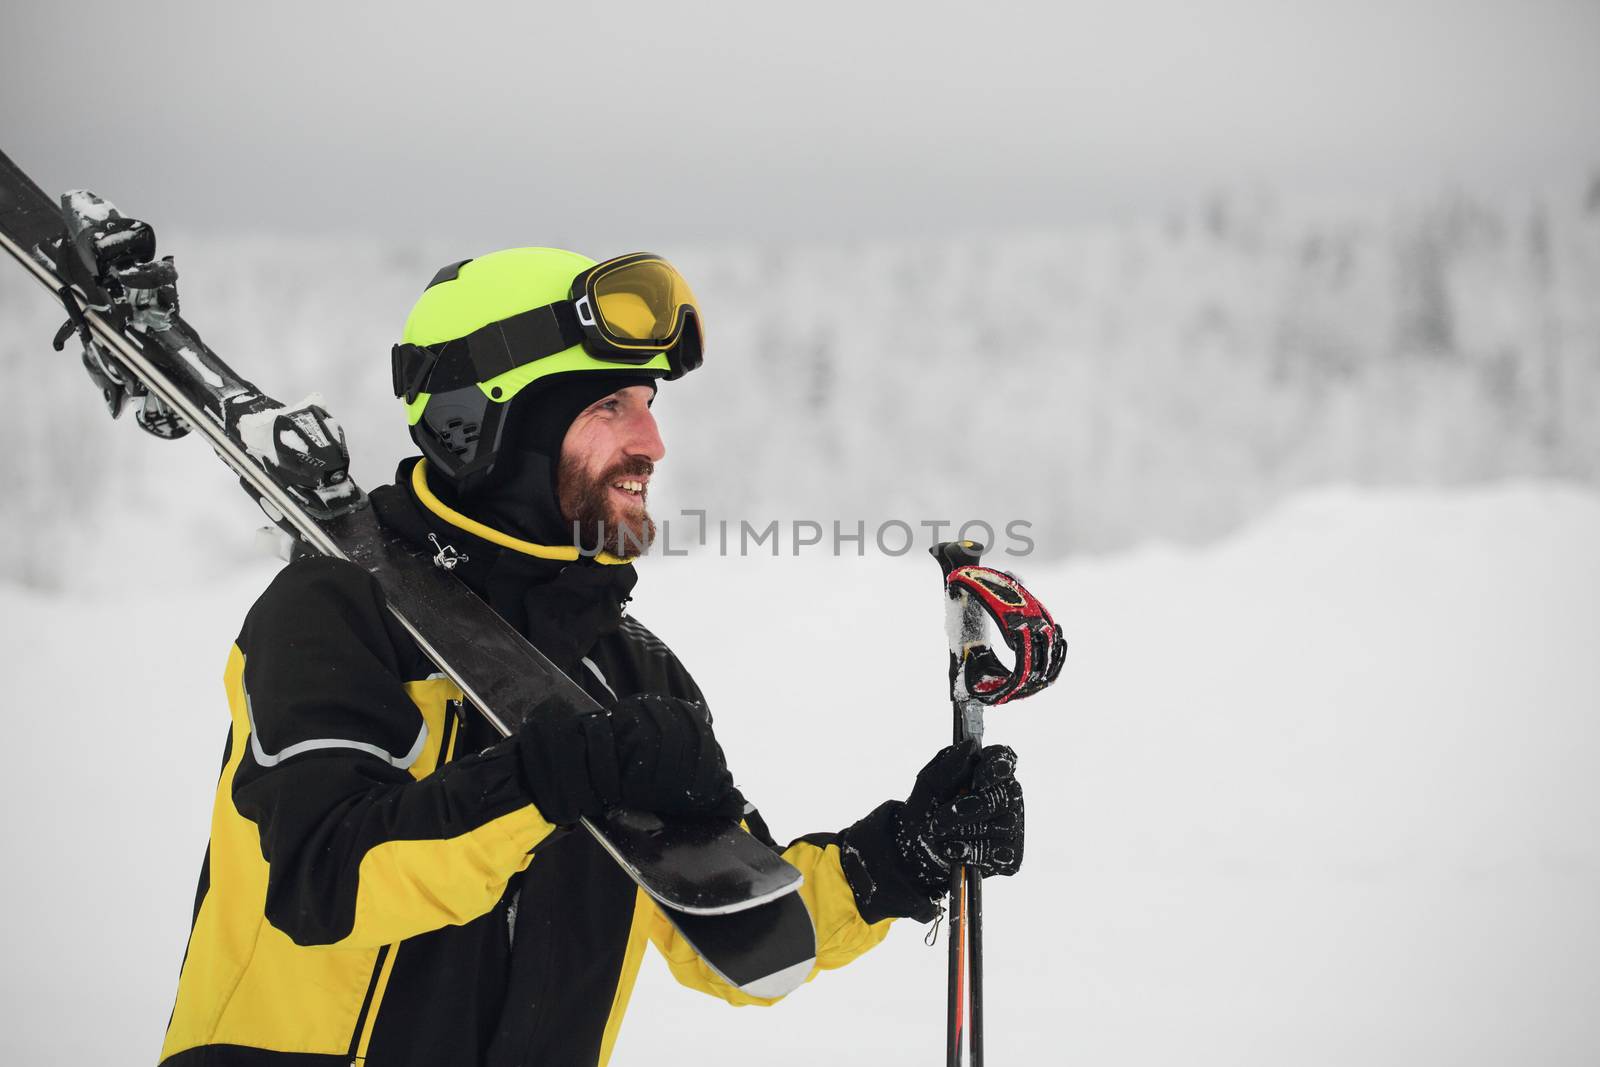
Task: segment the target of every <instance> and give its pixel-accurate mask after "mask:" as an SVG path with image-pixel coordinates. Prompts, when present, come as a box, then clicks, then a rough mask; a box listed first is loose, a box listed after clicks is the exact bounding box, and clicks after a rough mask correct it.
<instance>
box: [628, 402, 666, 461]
mask: <svg viewBox="0 0 1600 1067" xmlns="http://www.w3.org/2000/svg"><path fill="white" fill-rule="evenodd" d="M626 451H627V453H628V455H630V456H644V457H645V458H646V459H648V460H649V461H650V462H651V463H660V462H661V460H662V458H663V457H665V456H666V454H667V446H666V444H665V443H663V442H662V440H661V428H660V427H659V426H657V425H656V417H655V415H654V414H653V413H652V412H651V411H650V409H649V408H648V407H646V406H644V405H643V404H641V405H639V407H638V408H637V409H636V410H635V414H634V417H633V418H632V419H630V420H629V421H628V441H627V448H626Z"/></svg>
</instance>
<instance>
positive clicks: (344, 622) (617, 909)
mask: <svg viewBox="0 0 1600 1067" xmlns="http://www.w3.org/2000/svg"><path fill="white" fill-rule="evenodd" d="M374 498H375V502H376V503H378V504H379V505H380V514H381V515H383V517H384V519H385V521H386V522H389V523H390V524H391V525H394V526H397V527H399V528H405V529H406V532H407V534H408V536H414V535H416V534H418V533H422V532H423V531H425V530H427V531H440V530H442V531H444V533H445V536H447V537H449V538H450V539H451V542H452V543H453V545H454V546H455V547H457V548H458V549H459V550H463V551H464V554H465V555H466V556H468V557H469V559H471V560H472V561H473V562H472V564H471V567H472V568H473V569H472V571H471V573H469V575H468V578H469V584H474V585H475V586H477V587H478V588H479V590H480V592H484V593H486V594H488V596H489V599H490V602H491V604H494V605H495V606H496V607H497V610H501V613H502V614H504V615H506V616H507V618H508V619H510V620H511V621H512V622H513V624H514V625H518V626H519V628H523V629H524V630H525V632H529V631H531V632H530V636H533V637H535V639H536V643H539V642H538V640H537V637H538V635H539V627H538V626H537V625H532V624H529V619H530V618H532V619H535V620H538V619H540V618H544V619H545V620H546V621H548V618H549V614H548V613H541V611H540V607H539V604H540V598H539V590H540V589H541V588H542V587H543V585H544V583H547V582H550V581H551V578H552V574H554V573H558V572H560V571H562V570H563V568H561V567H559V566H552V565H550V564H549V561H546V560H540V559H534V558H532V557H526V556H519V554H518V553H516V552H514V551H511V550H508V549H505V548H503V547H498V546H495V545H491V544H488V543H486V542H483V541H481V540H479V539H477V538H475V537H473V536H471V535H470V534H467V533H466V532H465V531H463V530H461V529H459V528H453V527H451V526H450V524H448V523H447V522H444V521H442V520H441V519H440V518H439V517H438V516H437V515H434V514H431V513H428V512H425V511H423V510H422V509H420V508H419V507H418V506H417V504H416V501H415V499H414V498H413V497H411V496H410V495H409V494H405V495H402V494H401V493H400V492H399V491H398V490H393V489H391V490H388V491H387V493H386V492H385V491H382V490H380V491H379V492H378V493H375V494H374ZM589 567H590V569H595V570H597V568H594V567H593V565H589ZM630 570H631V568H630ZM576 573H580V574H585V575H587V574H588V573H589V570H585V571H581V572H576ZM610 580H611V579H610V578H609V577H608V578H607V579H606V581H610ZM625 584H626V585H628V586H631V584H632V583H631V577H630V578H629V579H628V580H627V581H626V583H625ZM624 595H625V593H624ZM567 599H568V600H569V601H570V600H571V597H570V596H569V597H568V598H567ZM579 599H581V598H579ZM497 601H498V603H497ZM561 602H562V598H561V597H559V596H552V597H551V598H549V603H550V604H551V605H556V606H558V605H559V604H560V603H561ZM518 609H520V611H519V610H518ZM579 614H580V615H582V612H580V613H579ZM568 622H570V623H571V624H572V625H571V627H569V629H568V630H566V631H564V633H565V635H566V636H567V637H568V638H571V637H572V635H573V634H574V633H576V634H577V635H578V639H577V640H575V641H571V642H570V643H569V644H568V645H566V646H563V647H562V648H561V649H559V650H558V651H559V652H564V653H566V654H567V656H568V657H572V656H573V655H574V654H576V658H575V660H569V662H568V663H566V664H562V665H564V666H567V667H569V668H571V673H572V675H573V677H574V679H575V680H577V681H579V682H580V684H582V685H583V686H584V688H585V689H586V690H587V691H588V692H589V693H590V694H591V695H592V696H594V697H595V698H596V699H597V700H600V701H601V702H602V703H608V702H610V701H613V700H615V699H616V697H617V695H621V694H628V693H636V692H657V693H665V694H669V695H673V696H682V697H689V698H696V699H698V698H699V696H700V692H699V689H698V687H696V685H695V684H694V681H693V680H692V679H691V678H690V677H689V675H688V673H687V672H686V671H685V670H684V668H683V666H682V665H681V664H680V663H679V662H678V660H677V658H676V657H675V656H674V655H673V654H672V653H671V651H670V650H669V649H668V648H667V647H666V645H664V644H663V643H662V642H661V641H660V640H659V639H658V638H656V637H655V636H654V635H653V634H651V633H650V632H649V631H648V630H647V629H645V628H644V627H643V626H642V625H640V624H639V623H637V622H636V621H634V620H632V619H631V618H627V617H622V616H620V615H614V616H613V617H612V618H611V619H610V620H609V621H607V620H606V619H605V618H604V617H603V613H602V617H601V619H600V621H599V623H598V625H596V624H595V623H594V619H593V617H592V616H585V617H583V618H575V619H568ZM585 626H587V627H588V630H589V631H592V632H586V631H585ZM591 638H592V640H591ZM541 647H544V646H543V645H541ZM557 662H558V664H560V663H561V658H560V657H559V656H558V657H557ZM225 684H226V688H227V694H228V705H229V710H230V712H231V714H232V720H233V722H232V729H231V732H230V734H229V740H228V745H227V750H226V754H225V756H224V759H223V766H222V774H221V777H220V779H219V780H218V783H217V789H216V796H215V802H214V810H213V815H212V823H211V842H210V847H209V849H208V851H207V854H206V858H205V862H204V865H203V869H202V871H201V876H200V884H199V890H198V893H197V895H196V900H195V910H194V921H193V927H192V931H191V934H190V939H189V947H188V952H187V955H186V957H185V959H184V963H183V968H182V972H181V976H180V979H179V983H178V994H177V1002H176V1006H175V1008H174V1010H173V1014H172V1019H171V1023H170V1025H169V1027H168V1030H167V1036H166V1042H165V1045H164V1047H163V1049H162V1052H161V1062H162V1063H163V1064H164V1065H165V1067H200V1065H206V1067H312V1065H318V1067H332V1065H335V1064H338V1065H341V1067H345V1065H351V1064H354V1065H370V1067H412V1065H418V1067H420V1065H428V1067H444V1065H452V1067H453V1065H460V1067H480V1065H481V1067H524V1065H535V1064H539V1065H544V1064H548V1065H569V1064H571V1065H576V1064H604V1063H605V1062H606V1061H607V1060H608V1058H609V1057H610V1055H611V1050H612V1047H613V1045H614V1043H615V1042H616V1039H617V1033H618V1028H619V1026H620V1025H621V1022H622V1017H623V1013H624V1011H625V1010H626V1007H627V1003H628V996H629V992H630V991H631V989H632V987H633V983H634V979H635V976H636V975H637V973H638V969H639V965H640V961H641V959H642V957H643V955H644V953H645V951H646V948H647V946H648V945H654V946H655V948H656V949H657V950H658V951H659V952H661V954H662V955H663V956H664V957H665V958H666V961H667V964H668V966H669V967H670V968H671V971H672V973H673V975H674V976H676V978H677V979H678V981H680V982H681V983H683V984H684V985H687V986H689V987H691V988H694V989H698V990H700V991H702V992H705V993H709V994H711V995H713V996H717V997H721V998H722V999H724V1000H727V1001H728V1002H730V1003H733V1004H763V1003H770V1002H769V1001H762V1000H758V999H756V998H752V997H750V996H748V995H746V994H744V993H741V992H740V991H739V990H738V989H736V988H734V987H732V986H729V985H728V984H726V983H725V982H723V981H721V980H720V979H719V978H717V977H716V976H715V975H714V974H713V973H712V972H711V971H710V969H709V968H707V967H706V966H705V965H704V964H703V963H701V961H700V960H699V959H698V958H697V957H696V956H695V954H694V952H693V950H692V949H690V948H689V947H688V945H686V944H685V943H684V941H683V940H682V939H681V938H679V937H678V936H677V934H676V932H675V931H674V930H673V928H672V927H671V926H670V925H669V924H668V923H667V921H666V919H665V918H664V917H663V916H662V915H661V913H660V912H659V911H658V910H657V908H656V906H655V904H654V903H653V902H651V901H650V900H649V898H648V897H646V896H645V895H644V894H643V893H642V892H641V891H639V890H637V889H636V887H635V886H634V885H633V883H632V882H631V881H630V880H629V879H628V878H627V876H626V875H624V874H623V873H622V872H621V871H620V870H619V869H618V868H617V867H616V866H615V864H614V863H613V862H612V861H611V860H610V859H609V858H608V857H607V856H606V855H605V854H604V853H603V852H602V851H601V849H600V848H599V846H598V845H596V844H595V843H594V841H593V840H592V839H590V838H589V836H588V835H587V834H584V833H581V832H571V831H567V830H561V829H557V828H556V827H553V826H552V825H551V824H550V823H548V822H546V821H545V819H544V818H543V817H542V816H541V815H540V813H539V811H538V810H537V808H535V807H534V805H533V804H532V803H531V801H530V799H529V797H528V796H527V794H526V793H525V791H524V789H523V787H522V786H521V784H520V782H519V779H518V766H517V756H516V753H515V751H514V750H513V748H512V746H511V743H509V742H505V741H502V740H500V739H499V738H498V735H496V734H495V733H494V732H493V731H492V729H491V728H490V727H489V726H488V725H487V723H485V722H483V721H482V720H481V718H480V717H479V716H477V714H476V713H475V712H474V711H473V710H472V709H471V708H470V707H466V706H464V704H463V701H462V694H461V692H460V690H459V689H458V688H457V687H456V686H455V685H454V684H453V683H451V682H450V681H449V680H448V679H446V678H444V677H442V676H441V675H439V674H438V673H436V672H435V670H434V668H433V666H432V665H431V664H430V663H429V662H428V661H427V660H426V658H425V657H424V656H423V655H422V653H421V652H420V651H419V650H418V648H417V646H416V644H415V642H414V641H412V640H411V638H410V637H409V635H408V634H407V633H406V632H405V631H404V630H403V629H402V628H401V627H400V626H399V624H398V623H397V622H396V621H395V620H394V618H393V617H392V616H391V615H390V614H389V613H388V611H387V610H386V608H385V607H384V603H383V597H382V594H381V592H380V590H379V589H378V587H377V585H376V583H375V582H374V581H373V580H372V579H371V578H370V577H369V576H368V575H367V574H365V572H363V571H362V570H360V569H359V568H358V567H356V566H354V565H352V564H349V563H345V562H342V561H337V560H330V559H307V560H300V561H297V562H295V563H292V564H290V565H289V566H288V567H287V568H285V569H284V570H283V571H282V572H281V573H280V574H279V575H278V577H277V578H276V580H275V581H273V583H272V584H271V586H270V587H269V588H268V589H267V590H266V592H265V593H264V594H263V595H262V597H261V598H260V600H259V601H257V603H256V604H255V606H254V607H253V608H252V609H251V611H250V612H249V615H248V617H247V618H246V620H245V624H244V627H243V629H242V631H241V632H240V634H239V638H238V641H237V643H236V644H235V646H234V647H233V649H232V651H231V653H230V655H229V657H228V664H227V670H226V674H225ZM750 825H751V828H752V830H753V831H754V832H756V833H757V834H758V836H762V837H764V839H766V840H768V841H769V843H770V840H771V839H770V837H767V836H766V831H765V827H764V826H763V825H762V824H761V821H760V818H759V816H752V818H751V819H750ZM774 847H776V846H774ZM783 855H784V857H785V858H786V859H787V860H788V861H789V862H790V863H793V864H794V865H795V866H797V867H798V868H799V869H800V870H801V872H802V873H803V874H804V875H805V885H804V888H803V889H802V890H801V893H802V894H803V897H804V899H805V902H806V905H807V906H808V907H809V908H810V910H811V915H812V919H813V921H814V922H815V925H816V930H817V962H816V969H815V971H813V974H815V973H816V971H821V970H827V969H829V968H834V967H839V966H842V965H843V964H845V963H848V962H849V961H850V960H852V959H854V958H856V957H857V956H859V955H861V954H862V953H863V952H865V951H866V950H867V949H869V948H871V947H872V946H873V945H875V944H877V943H878V942H879V941H880V940H882V938H883V937H884V935H885V934H886V933H887V930H888V926H889V920H888V919H883V920H881V921H878V922H868V921H867V920H866V919H864V918H863V917H862V915H861V914H860V912H859V910H858V908H857V905H856V902H855V898H854V896H853V895H852V892H851V888H850V885H849V883H848V882H847V881H846V879H845V876H844V874H843V872H842V870H841V867H840V856H839V847H838V844H837V843H836V841H834V840H833V839H832V837H831V835H817V836H812V837H808V838H804V839H801V840H799V841H796V842H795V843H793V844H791V845H790V846H789V847H788V848H787V849H784V850H783Z"/></svg>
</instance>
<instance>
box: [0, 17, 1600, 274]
mask: <svg viewBox="0 0 1600 1067" xmlns="http://www.w3.org/2000/svg"><path fill="white" fill-rule="evenodd" d="M7 24H8V25H7V33H6V35H5V36H6V47H5V57H6V59H5V64H4V65H3V67H0V148H3V149H4V150H5V151H6V152H7V153H9V154H11V155H12V156H13V158H15V159H16V160H17V161H18V162H19V163H21V164H22V165H23V166H24V167H25V168H27V169H28V170H30V171H31V172H33V173H34V174H35V176H36V177H38V178H39V179H40V181H41V183H42V184H44V185H45V186H46V187H48V188H51V189H52V190H55V189H59V188H64V187H68V186H88V187H91V188H95V189H97V190H98V191H100V192H102V193H103V194H105V195H107V196H109V197H111V198H112V199H113V200H115V201H117V202H118V203H119V204H121V205H122V206H124V207H125V208H126V209H127V210H129V211H131V212H132V213H134V214H138V215H142V216H143V217H146V218H149V219H152V220H154V221H158V222H161V223H163V224H165V225H168V226H175V225H178V224H182V225H183V226H184V227H186V228H193V227H203V226H204V227H211V226H226V227H240V228H247V229H252V230H261V229H270V230H283V229H286V228H287V229H294V230H311V231H314V230H326V229H335V230H339V231H357V232H381V231H392V230H395V229H399V228H407V227H409V228H413V229H416V230H418V231H420V232H421V233H423V234H426V235H428V236H434V237H449V238H451V239H453V240H457V241H465V242H468V243H472V242H477V243H482V244H485V245H497V244H505V243H511V242H529V243H534V242H540V243H542V242H544V241H547V240H548V241H549V242H550V243H558V242H560V241H569V240H570V241H574V242H577V243H579V244H581V245H585V246H589V245H593V244H596V243H598V244H599V245H600V246H602V247H610V246H611V245H612V244H613V243H616V242H619V241H620V242H621V243H622V244H627V245H630V246H648V245H651V244H656V243H661V242H672V241H678V240H683V239H693V238H727V237H739V236H741V235H745V236H755V237H761V238H780V239H781V238H789V237H794V236H804V235H817V236H824V237H832V236H842V235H847V234H854V233H866V234H883V235H896V234H906V233H916V232H921V231H923V230H929V229H935V230H944V229H950V228H960V229H969V228H990V227H1003V228H1009V229H1016V228H1026V227H1030V226H1034V225H1039V224H1043V225H1049V226H1059V225H1071V224H1074V223H1078V222H1082V221H1085V220H1093V219H1097V218H1103V217H1107V216H1117V217H1125V216H1127V215H1130V214H1140V213H1145V212H1150V211H1156V210H1161V209H1162V208H1164V207H1165V206H1167V205H1171V204H1174V203H1180V204H1181V203H1192V202H1193V201H1194V200H1195V199H1196V198H1197V197H1199V196H1200V195H1202V194H1203V193H1205V192H1206V191H1207V190H1210V189H1218V188H1221V189H1235V190H1257V189H1265V190H1270V191H1276V192H1279V193H1283V194H1286V195H1290V196H1300V195H1306V196H1316V197H1323V196H1333V197H1341V198H1342V197H1349V196H1368V195H1391V194H1394V193H1404V192H1407V191H1412V190H1428V189H1432V188H1437V187H1439V186H1441V185H1465V186H1468V187H1472V188H1480V189H1489V190H1493V189H1498V188H1523V187H1527V186H1531V185H1537V184H1540V183H1543V182H1546V181H1550V180H1569V179H1571V178H1573V177H1575V176H1577V175H1581V174H1583V173H1584V172H1585V171H1586V170H1588V169H1590V168H1597V167H1600V3H1597V2H1595V0H1498V2H1477V3H1473V2H1464V0H1458V2H1453V3H1422V2H1416V0H1388V2H1353V0H1343V2H1337V3H1322V4H1311V3H1301V2H1290V0H1276V2H1273V0H1265V2H1247V0H1222V2H1204V0H1187V2H1182V0H1178V2H1163V3H1147V2H1119V3H1104V4H1086V3H1063V2H1057V3H1038V4H1016V3H1009V4H1008V3H984V4H978V3H964V4H953V3H939V2H932V0H921V2H916V3H912V2H905V3H895V4H887V3H880V4H872V3H866V2H856V3H835V2H815V0H808V2H806V3H791V4H783V5H777V4H764V3H752V2H717V3H695V2H692V0H691V2H684V3H676V4H672V3H654V4H645V3H637V2H634V0H626V2H621V0H611V2H607V3H604V4H597V5H579V4H573V3H560V4H551V3H545V4H535V3H526V2H524V3H515V4H513V3H505V4H487V3H475V2H462V0H436V2H434V3H426V4H422V3H414V2H409V0H400V2H389V3H381V4H380V3H339V2H333V0H323V2H320V3H304V2H299V0H294V2H274V3H263V4H248V5H247V4H242V3H240V4H235V3H209V4H206V3H181V4H180V3H160V2H151V0H141V2H138V3H129V2H117V3H106V2H100V0H93V2H76V3H72V4H45V3H36V4H29V5H26V6H20V5H19V8H14V9H13V10H12V11H11V12H10V13H9V14H8V15H7Z"/></svg>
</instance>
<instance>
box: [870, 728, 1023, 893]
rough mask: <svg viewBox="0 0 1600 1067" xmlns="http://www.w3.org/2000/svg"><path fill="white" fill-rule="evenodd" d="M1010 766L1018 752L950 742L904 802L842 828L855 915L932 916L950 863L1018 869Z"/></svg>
mask: <svg viewBox="0 0 1600 1067" xmlns="http://www.w3.org/2000/svg"><path fill="white" fill-rule="evenodd" d="M1016 767H1017V754H1016V753H1015V752H1013V751H1012V750H1011V749H1010V748H1007V747H1006V746H1005V745H990V746H989V747H988V748H985V749H982V750H981V751H980V750H979V748H978V746H977V744H976V743H975V742H972V741H968V742H964V743H962V744H959V745H952V746H950V747H949V748H946V749H943V750H942V751H940V752H939V754H938V755H936V756H934V757H933V759H932V760H930V761H929V763H928V765H927V766H926V767H924V768H922V771H921V772H920V773H919V774H918V775H917V782H916V785H914V786H913V787H912V789H911V795H910V796H909V797H907V798H906V799H905V801H904V802H901V801H898V800H891V801H889V802H888V803H886V804H882V805H880V806H879V807H878V808H876V809H875V810H874V811H873V812H872V814H870V815H868V816H867V817H866V818H864V819H862V820H861V821H860V822H858V823H856V824H855V825H854V826H852V827H850V828H849V829H848V830H846V831H844V833H842V834H840V835H839V838H840V849H839V851H840V855H841V857H842V862H843V865H844V873H845V878H846V879H847V880H848V881H849V882H850V888H851V891H852V892H854V894H855V898H856V907H857V909H858V910H859V911H860V912H861V917H862V918H863V919H865V920H866V921H867V922H877V921H879V920H880V919H886V918H890V917H896V916H905V917H908V918H912V919H916V920H917V921H919V922H928V921H930V920H932V919H933V917H934V916H935V915H936V914H937V909H936V908H935V907H934V904H933V901H934V899H935V898H937V897H940V896H943V895H944V893H945V892H946V891H947V890H948V889H949V888H950V875H951V869H952V867H953V866H954V865H958V864H970V865H971V866H972V867H974V868H976V869H977V871H978V873H980V874H982V875H983V876H984V877H986V878H988V877H994V876H998V875H1008V874H1015V873H1017V870H1018V869H1019V868H1020V867H1021V866H1022V835H1023V806H1022V786H1021V784H1020V783H1019V782H1018V781H1017V778H1016Z"/></svg>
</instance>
